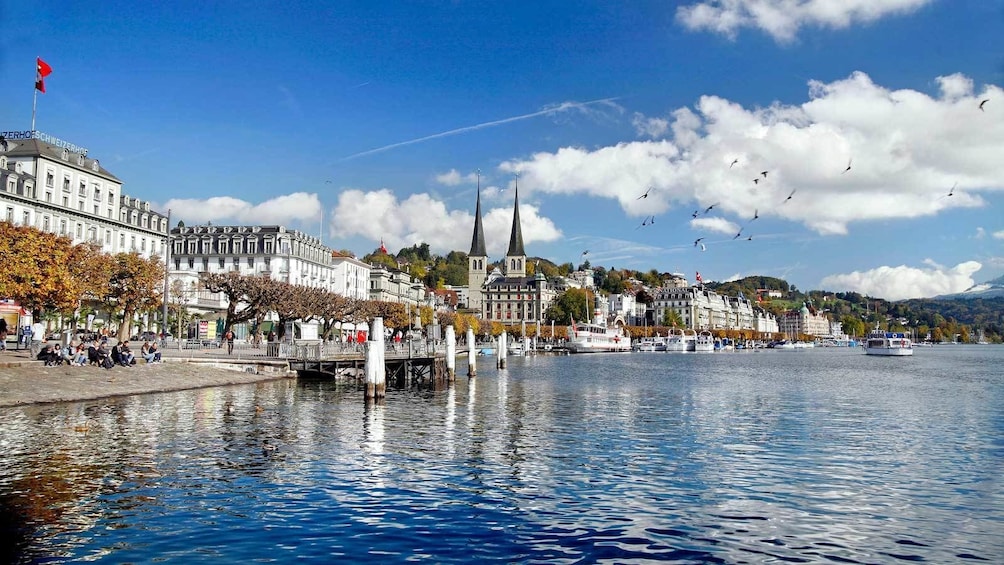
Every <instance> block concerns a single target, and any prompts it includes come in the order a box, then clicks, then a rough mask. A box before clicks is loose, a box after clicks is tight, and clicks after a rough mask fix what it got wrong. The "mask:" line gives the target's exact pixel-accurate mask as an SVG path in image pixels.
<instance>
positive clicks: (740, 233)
mask: <svg viewBox="0 0 1004 565" xmlns="http://www.w3.org/2000/svg"><path fill="white" fill-rule="evenodd" d="M742 234H743V230H742V228H739V233H737V234H736V235H735V237H733V238H732V239H739V236H741V235H742Z"/></svg>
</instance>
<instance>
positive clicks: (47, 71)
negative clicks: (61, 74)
mask: <svg viewBox="0 0 1004 565" xmlns="http://www.w3.org/2000/svg"><path fill="white" fill-rule="evenodd" d="M51 74H52V67H50V66H49V63H46V62H45V61H43V60H42V58H41V57H36V58H35V88H36V89H38V91H39V92H41V93H42V94H45V80H44V79H45V77H47V76H49V75H51Z"/></svg>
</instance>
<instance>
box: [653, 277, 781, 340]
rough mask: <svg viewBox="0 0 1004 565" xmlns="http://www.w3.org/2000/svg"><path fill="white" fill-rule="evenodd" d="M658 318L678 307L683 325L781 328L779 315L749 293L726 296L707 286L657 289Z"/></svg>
mask: <svg viewBox="0 0 1004 565" xmlns="http://www.w3.org/2000/svg"><path fill="white" fill-rule="evenodd" d="M654 298H655V303H654V308H655V319H656V320H662V319H663V316H665V312H666V310H667V309H670V310H674V311H676V312H677V313H678V314H679V315H680V319H681V320H683V325H684V326H685V327H687V328H690V329H694V330H753V331H756V332H759V333H764V334H773V333H777V332H778V322H777V319H776V318H775V317H774V316H773V315H771V314H769V313H767V312H765V311H764V310H763V309H761V308H758V307H756V306H755V305H754V304H753V303H752V302H750V301H749V299H747V298H746V297H745V296H742V295H740V296H725V295H722V294H718V293H717V292H715V291H713V290H708V289H706V288H704V287H697V286H688V287H662V288H660V289H658V290H657V291H656V293H655V296H654Z"/></svg>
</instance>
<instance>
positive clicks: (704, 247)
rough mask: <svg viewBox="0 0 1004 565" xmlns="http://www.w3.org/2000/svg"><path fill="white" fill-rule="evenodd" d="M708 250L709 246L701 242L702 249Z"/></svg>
mask: <svg viewBox="0 0 1004 565" xmlns="http://www.w3.org/2000/svg"><path fill="white" fill-rule="evenodd" d="M707 250H708V248H707V246H706V245H704V244H703V243H702V244H701V251H707Z"/></svg>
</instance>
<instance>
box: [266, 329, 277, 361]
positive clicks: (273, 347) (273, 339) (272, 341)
mask: <svg viewBox="0 0 1004 565" xmlns="http://www.w3.org/2000/svg"><path fill="white" fill-rule="evenodd" d="M267 353H268V356H269V357H278V356H279V341H278V336H276V334H275V330H271V331H269V332H268V348H267Z"/></svg>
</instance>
